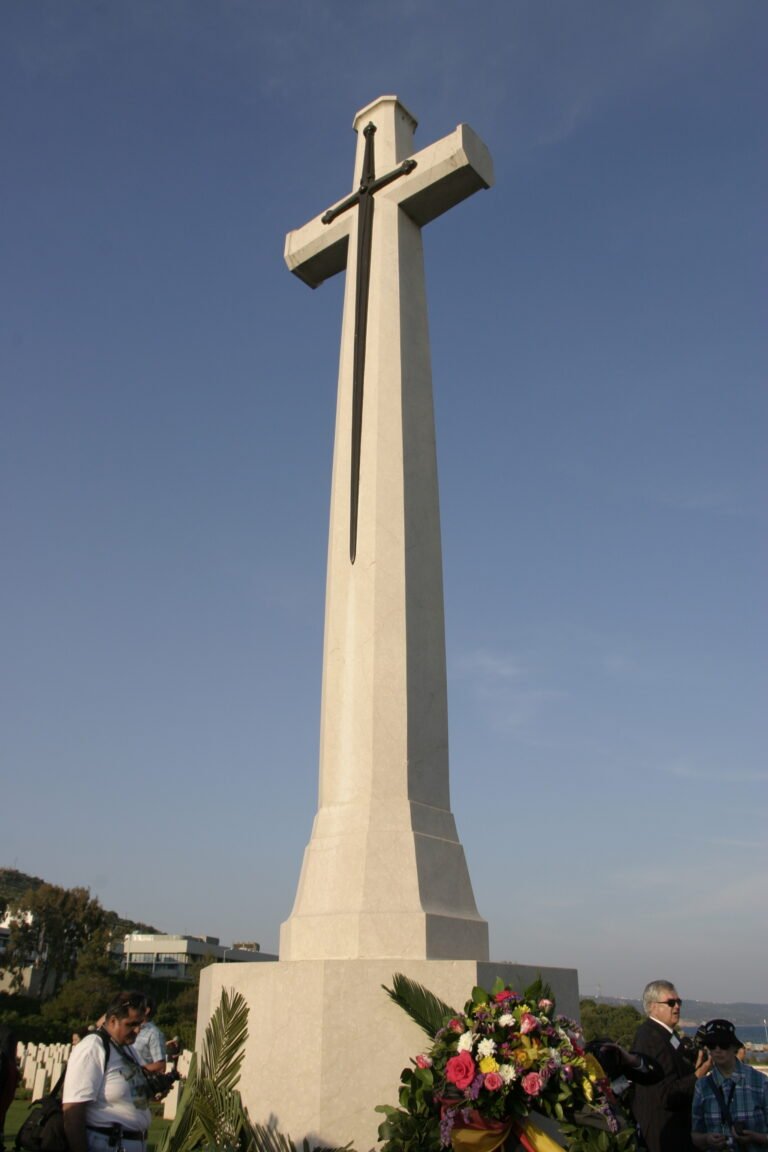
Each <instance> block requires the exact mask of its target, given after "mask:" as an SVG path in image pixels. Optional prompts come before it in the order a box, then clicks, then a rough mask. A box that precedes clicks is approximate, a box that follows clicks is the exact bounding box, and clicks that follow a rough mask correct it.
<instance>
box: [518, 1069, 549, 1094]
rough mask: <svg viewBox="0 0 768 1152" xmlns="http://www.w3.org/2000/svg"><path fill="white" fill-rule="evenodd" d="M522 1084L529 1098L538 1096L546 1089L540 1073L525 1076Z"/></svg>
mask: <svg viewBox="0 0 768 1152" xmlns="http://www.w3.org/2000/svg"><path fill="white" fill-rule="evenodd" d="M521 1083H522V1085H523V1091H524V1092H525V1093H526V1095H527V1096H538V1094H539V1092H541V1090H542V1088H543V1087H544V1085H543V1084H542V1082H541V1076H539V1074H538V1072H529V1073H528V1075H527V1076H523V1079H522V1081H521Z"/></svg>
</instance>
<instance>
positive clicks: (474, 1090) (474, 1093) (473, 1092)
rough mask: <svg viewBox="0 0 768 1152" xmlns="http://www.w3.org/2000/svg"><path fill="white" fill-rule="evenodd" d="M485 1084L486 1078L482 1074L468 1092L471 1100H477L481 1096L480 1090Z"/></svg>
mask: <svg viewBox="0 0 768 1152" xmlns="http://www.w3.org/2000/svg"><path fill="white" fill-rule="evenodd" d="M484 1083H485V1077H484V1076H483V1074H482V1072H480V1073H479V1075H477V1076H475V1078H474V1080H473V1081H472V1083H471V1084H470V1086H469V1088H468V1090H467V1095H468V1096H469V1098H470V1100H477V1098H478V1096H479V1095H480V1089H481V1088H482V1086H483V1084H484Z"/></svg>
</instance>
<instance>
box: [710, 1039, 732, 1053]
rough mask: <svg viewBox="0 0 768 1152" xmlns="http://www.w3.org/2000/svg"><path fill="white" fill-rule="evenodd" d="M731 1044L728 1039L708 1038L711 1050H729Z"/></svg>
mask: <svg viewBox="0 0 768 1152" xmlns="http://www.w3.org/2000/svg"><path fill="white" fill-rule="evenodd" d="M730 1047H731V1045H730V1044H729V1043H728V1042H727V1041H726V1040H707V1048H709V1050H710V1052H711V1051H712V1049H713V1048H719V1049H720V1051H721V1052H728V1051H729V1049H730Z"/></svg>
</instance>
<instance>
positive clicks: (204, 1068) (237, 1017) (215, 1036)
mask: <svg viewBox="0 0 768 1152" xmlns="http://www.w3.org/2000/svg"><path fill="white" fill-rule="evenodd" d="M247 1036H248V1005H247V1003H246V1001H245V997H244V996H242V995H241V993H240V992H235V991H234V990H230V991H229V992H228V991H227V989H226V988H222V990H221V1000H220V1002H219V1005H218V1007H217V1009H216V1011H215V1012H214V1013H213V1015H212V1016H211V1019H210V1020H209V1022H208V1027H207V1028H206V1030H205V1038H204V1040H203V1050H202V1054H201V1057H200V1078H201V1080H214V1081H215V1082H216V1083H217V1084H218V1086H219V1087H220V1088H221V1089H222V1090H225V1091H226V1090H231V1089H234V1088H235V1087H236V1086H237V1083H238V1081H239V1079H240V1068H241V1066H242V1063H243V1057H244V1055H245V1041H246V1038H247Z"/></svg>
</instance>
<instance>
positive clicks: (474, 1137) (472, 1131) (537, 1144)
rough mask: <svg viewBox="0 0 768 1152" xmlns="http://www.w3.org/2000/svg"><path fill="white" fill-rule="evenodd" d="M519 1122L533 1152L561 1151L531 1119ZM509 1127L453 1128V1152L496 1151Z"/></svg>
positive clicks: (508, 1125) (507, 1134) (558, 1145)
mask: <svg viewBox="0 0 768 1152" xmlns="http://www.w3.org/2000/svg"><path fill="white" fill-rule="evenodd" d="M519 1124H520V1127H521V1128H522V1130H523V1135H524V1136H525V1139H526V1140H527V1141H528V1146H529V1147H530V1148H532V1149H533V1152H562V1145H561V1144H558V1143H557V1141H556V1140H553V1139H552V1137H551V1136H548V1135H547V1133H546V1132H545V1131H544V1130H543V1129H542V1128H539V1127H538V1125H536V1124H534V1123H533V1121H532V1120H521V1121H519ZM511 1129H512V1125H511V1124H507V1125H505V1126H504V1128H503V1130H501V1131H496V1132H489V1131H487V1130H486V1131H483V1130H482V1129H480V1128H454V1130H453V1132H452V1133H451V1144H452V1145H453V1152H496V1149H497V1148H501V1146H502V1144H503V1143H504V1141H505V1140H506V1139H507V1137H508V1136H509V1133H510V1131H511Z"/></svg>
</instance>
